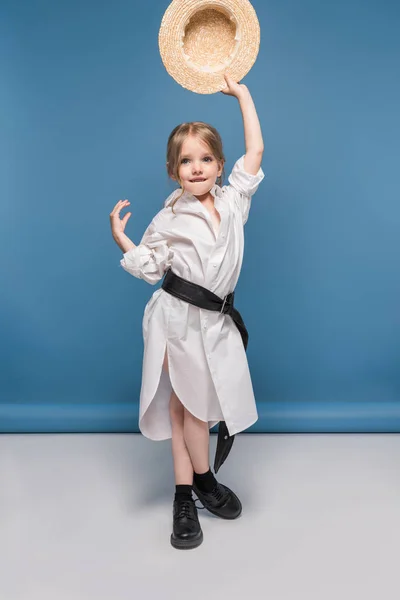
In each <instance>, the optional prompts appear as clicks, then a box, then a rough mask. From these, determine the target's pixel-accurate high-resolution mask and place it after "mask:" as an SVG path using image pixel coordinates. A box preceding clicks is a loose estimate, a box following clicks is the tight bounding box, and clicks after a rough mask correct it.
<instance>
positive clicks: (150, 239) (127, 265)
mask: <svg viewBox="0 0 400 600" xmlns="http://www.w3.org/2000/svg"><path fill="white" fill-rule="evenodd" d="M173 256H174V252H173V250H172V248H170V246H169V244H168V240H167V239H165V237H164V236H163V235H162V234H161V233H160V232H158V231H157V229H156V226H155V223H154V222H152V223H151V224H150V225H149V227H148V228H147V230H146V231H145V233H144V235H143V238H142V240H141V242H140V244H139V245H138V246H135V248H132V249H131V250H128V252H125V254H124V255H123V258H122V260H121V261H120V264H121V267H122V268H123V269H125V271H127V272H128V273H130V274H131V275H133V276H134V277H138V278H139V279H144V280H145V281H147V283H150V284H152V285H155V284H156V283H157V282H158V281H160V279H161V278H162V277H163V276H164V273H165V272H166V271H167V270H168V269H169V268H170V267H171V265H172V259H173Z"/></svg>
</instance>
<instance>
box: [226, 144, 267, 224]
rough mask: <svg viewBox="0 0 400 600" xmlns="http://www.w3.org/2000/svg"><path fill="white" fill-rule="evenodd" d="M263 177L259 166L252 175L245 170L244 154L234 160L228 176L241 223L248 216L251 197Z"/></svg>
mask: <svg viewBox="0 0 400 600" xmlns="http://www.w3.org/2000/svg"><path fill="white" fill-rule="evenodd" d="M263 179H264V172H263V170H262V169H261V167H260V169H259V170H258V173H257V174H256V175H252V174H251V173H247V171H245V169H244V156H241V157H240V158H239V160H237V161H236V163H235V165H234V167H233V169H232V172H231V174H230V175H229V177H228V181H229V185H230V187H231V189H232V191H233V196H234V200H235V203H236V205H237V207H238V208H239V210H240V211H241V213H242V217H243V224H244V223H246V221H247V219H248V216H249V211H250V206H251V197H252V196H253V194H255V193H256V191H257V189H258V186H259V185H260V183H261V181H262V180H263Z"/></svg>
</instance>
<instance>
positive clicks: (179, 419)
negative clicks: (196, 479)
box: [163, 352, 210, 485]
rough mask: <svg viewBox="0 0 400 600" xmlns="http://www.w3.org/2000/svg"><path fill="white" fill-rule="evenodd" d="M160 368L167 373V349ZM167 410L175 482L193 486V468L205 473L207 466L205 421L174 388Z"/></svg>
mask: <svg viewBox="0 0 400 600" xmlns="http://www.w3.org/2000/svg"><path fill="white" fill-rule="evenodd" d="M163 367H164V369H165V371H166V372H167V373H168V356H167V352H165V357H164V365H163ZM169 409H170V418H171V426H172V456H173V459H174V470H175V481H176V485H182V484H188V485H192V482H193V470H194V471H195V472H196V473H206V472H207V471H208V470H209V468H210V466H209V441H210V433H209V428H208V423H206V422H204V421H200V419H197V418H196V417H195V416H193V415H192V414H191V413H190V412H189V411H188V410H186V408H184V406H183V404H182V403H181V402H180V400H179V398H178V396H177V395H176V394H175V392H174V391H173V392H172V394H171V399H170V404H169Z"/></svg>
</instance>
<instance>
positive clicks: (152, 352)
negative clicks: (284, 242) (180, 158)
mask: <svg viewBox="0 0 400 600" xmlns="http://www.w3.org/2000/svg"><path fill="white" fill-rule="evenodd" d="M243 161H244V157H243V156H242V157H241V158H240V159H239V160H238V161H237V162H236V164H235V166H234V167H233V170H232V173H231V174H230V176H229V179H228V181H229V185H227V186H224V187H223V188H220V187H219V186H218V185H215V186H214V187H213V188H212V190H211V193H212V195H213V197H214V206H215V208H216V210H217V211H218V212H219V214H220V216H221V222H220V225H219V228H218V231H217V230H216V229H215V228H214V226H213V223H212V220H211V216H210V213H209V212H208V210H207V209H206V208H205V207H204V206H203V205H202V203H201V202H200V201H199V200H198V199H197V198H196V197H195V196H193V195H192V194H189V193H188V192H185V193H184V194H183V196H182V197H181V198H179V200H178V201H177V202H176V204H175V206H174V211H175V214H174V213H173V212H172V209H171V204H172V202H173V200H174V199H175V198H176V197H177V196H178V195H179V194H180V193H181V190H175V191H174V192H173V193H172V194H171V195H170V196H169V198H168V199H167V200H166V202H165V206H164V208H163V210H161V211H160V212H159V213H158V214H157V215H156V216H155V217H154V219H153V221H152V222H151V223H150V225H149V227H148V228H147V230H146V231H145V233H144V235H143V238H142V240H141V242H140V245H139V246H136V247H135V248H132V250H129V251H128V252H126V253H125V254H124V255H123V259H122V260H121V266H122V267H123V268H124V269H125V270H126V271H128V273H131V274H132V275H134V276H135V277H139V278H141V279H144V280H145V281H147V282H148V283H151V284H155V283H157V282H158V281H159V280H160V279H161V278H162V277H163V275H164V273H165V271H166V270H167V269H169V268H170V267H171V268H172V270H173V271H174V273H176V274H177V275H179V276H181V277H183V278H184V279H188V280H189V281H192V282H194V283H197V284H199V285H202V286H203V287H205V288H208V289H209V290H211V291H212V292H214V293H215V294H217V295H218V296H219V297H220V298H224V297H225V296H226V295H227V294H229V293H230V292H232V291H233V290H234V289H235V286H236V283H237V281H238V278H239V274H240V269H241V266H242V259H243V250H244V232H243V225H244V223H246V221H247V218H248V214H249V209H250V203H251V196H252V195H253V194H254V193H255V192H256V190H257V188H258V185H259V183H260V182H261V181H262V179H263V178H264V173H263V171H262V169H260V170H259V172H258V173H257V175H251V174H249V173H247V172H246V171H245V170H244V162H243ZM237 308H238V309H239V310H240V307H237ZM143 338H144V357H143V374H142V388H141V393H140V414H139V427H140V430H141V432H142V433H143V435H145V436H146V437H148V438H150V439H153V440H163V439H168V438H170V437H171V424H170V418H169V409H168V405H169V399H170V394H171V389H172V388H173V389H174V390H175V392H176V394H177V396H178V398H179V399H180V401H181V402H182V404H183V405H184V406H185V407H186V408H187V409H188V410H189V411H190V412H191V413H192V414H193V415H195V416H196V417H198V418H199V419H201V420H202V421H208V423H209V426H210V427H212V426H213V425H215V424H216V423H217V422H218V421H220V420H225V422H226V425H227V427H228V431H229V433H230V435H234V434H236V433H238V432H239V431H243V430H244V429H247V428H248V427H250V425H252V424H253V423H255V422H256V420H257V409H256V404H255V399H254V393H253V387H252V383H251V378H250V372H249V368H248V364H247V358H246V353H245V350H244V347H243V343H242V339H241V336H240V333H239V331H238V329H237V328H236V325H235V324H234V322H233V321H232V319H231V317H230V316H228V315H221V314H220V313H218V312H212V311H207V310H204V309H200V308H198V307H196V306H192V305H190V304H188V303H187V302H184V301H183V300H179V299H178V298H175V297H173V296H171V295H170V294H168V293H167V292H164V290H163V289H162V288H161V289H159V290H157V291H156V292H155V293H154V294H153V296H152V298H151V299H150V301H149V302H148V304H147V306H146V308H145V312H144V317H143ZM165 349H167V352H168V362H169V376H168V374H166V373H165V371H164V370H163V368H162V365H163V359H164V353H165ZM171 386H172V387H171Z"/></svg>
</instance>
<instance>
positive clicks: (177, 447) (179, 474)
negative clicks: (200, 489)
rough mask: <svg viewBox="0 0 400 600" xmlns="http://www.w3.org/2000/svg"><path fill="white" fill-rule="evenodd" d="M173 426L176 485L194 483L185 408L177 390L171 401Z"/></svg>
mask: <svg viewBox="0 0 400 600" xmlns="http://www.w3.org/2000/svg"><path fill="white" fill-rule="evenodd" d="M169 414H170V417H171V427H172V457H173V459H174V472H175V484H176V485H192V483H193V466H192V462H191V460H190V455H189V452H188V449H187V446H186V443H185V439H184V408H183V405H182V404H181V402H180V401H179V399H178V396H177V395H176V394H175V392H172V394H171V399H170V403H169Z"/></svg>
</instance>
